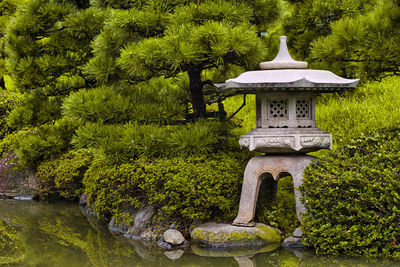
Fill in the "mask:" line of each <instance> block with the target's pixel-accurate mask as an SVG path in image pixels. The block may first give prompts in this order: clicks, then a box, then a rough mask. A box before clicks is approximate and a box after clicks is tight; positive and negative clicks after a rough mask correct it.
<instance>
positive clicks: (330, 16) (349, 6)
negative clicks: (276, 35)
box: [283, 0, 377, 61]
mask: <svg viewBox="0 0 400 267" xmlns="http://www.w3.org/2000/svg"><path fill="white" fill-rule="evenodd" d="M376 1H377V0H355V1H354V0H338V1H325V0H289V1H288V2H290V3H291V4H292V5H291V8H290V9H291V12H289V16H288V17H286V18H285V19H284V20H283V28H284V32H285V35H287V36H288V45H289V46H290V47H291V52H292V53H293V55H294V56H297V58H299V59H303V60H308V61H309V55H310V44H311V43H312V42H313V41H314V40H316V39H317V38H319V37H321V36H327V35H329V34H330V33H331V31H332V29H331V28H332V24H333V23H334V22H336V21H338V20H340V19H342V18H345V17H349V18H351V17H354V16H356V15H357V14H363V13H365V12H367V11H369V10H371V9H372V8H373V7H374V5H375V3H376Z"/></svg>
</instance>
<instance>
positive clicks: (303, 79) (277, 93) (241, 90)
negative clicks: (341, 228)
mask: <svg viewBox="0 0 400 267" xmlns="http://www.w3.org/2000/svg"><path fill="white" fill-rule="evenodd" d="M307 66H308V63H307V62H303V61H295V60H293V59H292V57H291V56H290V55H289V52H288V49H287V45H286V36H281V44H280V48H279V53H278V55H277V56H276V58H275V59H274V60H273V61H270V62H262V63H261V64H260V69H261V70H258V71H248V72H245V73H242V74H241V75H239V76H238V77H237V78H234V79H230V80H227V81H226V82H225V83H223V84H217V87H219V88H220V89H221V90H222V91H223V92H224V94H225V95H236V94H255V95H256V129H253V130H252V131H251V132H249V133H247V134H246V135H243V136H242V137H241V139H240V141H239V144H240V145H241V146H242V147H248V148H249V149H250V150H256V151H260V152H266V153H307V152H312V151H317V150H319V149H322V148H327V149H331V145H332V137H331V135H330V134H326V133H325V132H323V131H321V130H320V129H318V128H315V97H316V96H318V95H319V94H320V93H332V92H339V91H344V90H351V89H353V88H355V87H356V85H357V83H358V81H359V80H349V79H344V78H341V77H339V76H337V75H335V74H334V73H332V72H330V71H325V70H312V69H307Z"/></svg>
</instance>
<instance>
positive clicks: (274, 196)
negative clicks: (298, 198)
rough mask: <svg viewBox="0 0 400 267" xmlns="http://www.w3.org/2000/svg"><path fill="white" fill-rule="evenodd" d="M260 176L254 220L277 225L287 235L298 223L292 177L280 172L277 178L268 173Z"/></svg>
mask: <svg viewBox="0 0 400 267" xmlns="http://www.w3.org/2000/svg"><path fill="white" fill-rule="evenodd" d="M260 178H261V180H262V181H261V185H260V189H259V191H258V198H257V205H256V213H255V217H254V221H255V222H261V223H265V224H267V225H271V226H274V227H277V228H279V229H281V230H282V232H283V234H284V235H285V236H289V235H290V234H292V232H293V231H294V230H295V229H296V227H298V226H299V224H300V223H299V221H298V219H297V216H296V203H295V195H294V186H293V177H292V176H291V175H290V174H289V173H287V172H281V173H279V175H278V177H277V180H274V179H273V177H272V175H271V174H270V173H263V174H262V175H261V176H260Z"/></svg>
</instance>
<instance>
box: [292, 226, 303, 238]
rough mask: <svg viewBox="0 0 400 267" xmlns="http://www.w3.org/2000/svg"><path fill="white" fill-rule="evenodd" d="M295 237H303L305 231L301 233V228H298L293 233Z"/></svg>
mask: <svg viewBox="0 0 400 267" xmlns="http://www.w3.org/2000/svg"><path fill="white" fill-rule="evenodd" d="M293 236H294V237H302V236H303V231H301V229H300V227H297V228H296V230H294V232H293Z"/></svg>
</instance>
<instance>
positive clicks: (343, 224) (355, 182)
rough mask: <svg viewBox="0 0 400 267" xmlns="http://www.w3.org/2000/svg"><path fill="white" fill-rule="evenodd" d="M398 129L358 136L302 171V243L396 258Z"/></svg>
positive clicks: (399, 229)
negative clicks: (305, 211) (305, 210)
mask: <svg viewBox="0 0 400 267" xmlns="http://www.w3.org/2000/svg"><path fill="white" fill-rule="evenodd" d="M399 131H400V129H399V128H395V129H386V130H382V131H380V132H378V133H377V134H376V135H375V136H373V137H367V136H364V135H361V136H360V137H359V138H358V139H353V140H351V141H350V142H349V143H348V144H347V145H346V146H344V147H342V148H340V149H338V150H337V151H335V152H333V153H330V154H329V155H325V156H322V157H320V158H319V159H318V160H317V161H316V162H315V163H313V164H312V165H311V166H310V167H308V168H307V169H306V170H305V172H304V181H303V185H302V186H301V191H302V194H303V202H304V204H305V206H306V209H307V213H306V214H305V215H304V216H303V219H304V224H303V226H302V227H303V233H304V238H303V243H304V245H306V246H313V247H315V249H316V251H317V253H329V254H346V255H357V256H374V257H378V256H379V257H400V243H399V242H400V193H399V192H400V175H399V173H400V157H399V150H400V136H399Z"/></svg>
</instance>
